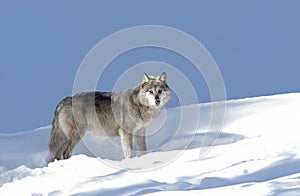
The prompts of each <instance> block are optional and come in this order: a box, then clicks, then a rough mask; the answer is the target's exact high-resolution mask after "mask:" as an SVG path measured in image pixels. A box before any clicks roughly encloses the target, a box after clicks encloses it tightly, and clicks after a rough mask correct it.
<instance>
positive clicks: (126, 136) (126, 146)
mask: <svg viewBox="0 0 300 196" xmlns="http://www.w3.org/2000/svg"><path fill="white" fill-rule="evenodd" d="M119 135H120V137H121V144H122V149H123V155H124V158H125V159H127V158H131V157H133V150H132V134H130V133H129V132H127V131H125V130H123V129H121V128H120V129H119Z"/></svg>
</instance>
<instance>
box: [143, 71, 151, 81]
mask: <svg viewBox="0 0 300 196" xmlns="http://www.w3.org/2000/svg"><path fill="white" fill-rule="evenodd" d="M149 81H150V78H149V76H148V75H147V74H146V73H144V75H143V80H142V83H145V82H149Z"/></svg>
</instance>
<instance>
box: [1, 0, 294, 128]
mask: <svg viewBox="0 0 300 196" xmlns="http://www.w3.org/2000/svg"><path fill="white" fill-rule="evenodd" d="M299 7H300V2H299V1H297V0H288V1H283V0H264V1H261V0H251V1H250V0H249V1H239V0H235V1H234V0H227V1H222V0H219V1H217V0H210V1H208V0H207V1H202V0H201V1H196V0H194V1H193V0H192V1H172V0H165V1H126V2H125V1H96V0H91V1H83V0H82V1H71V0H67V1H58V0H54V1H51V2H42V1H38V0H35V1H33V0H28V1H26V2H25V1H21V0H19V1H16V0H3V1H1V2H0V89H1V101H0V108H1V110H0V119H1V123H0V132H1V133H11V132H18V131H26V130H31V129H33V128H38V127H41V126H45V125H49V124H51V122H52V118H53V113H54V110H55V107H56V105H57V103H58V102H59V101H60V100H61V99H62V98H64V97H66V96H69V95H71V94H72V93H73V84H74V80H75V78H76V73H77V71H78V68H79V66H80V64H81V63H82V61H83V59H84V57H85V56H86V55H87V54H88V52H89V51H90V50H91V49H92V48H93V47H94V46H95V45H96V44H98V43H99V42H100V41H101V40H103V39H105V38H106V37H107V36H110V35H112V34H113V33H115V32H118V31H121V30H123V29H126V28H130V27H135V26H140V25H161V26H168V27H172V28H176V29H179V30H180V31H182V32H185V33H187V34H189V35H190V36H192V37H193V38H195V39H197V40H198V41H199V42H200V43H202V44H203V46H204V47H205V48H206V49H207V50H208V52H209V53H210V54H211V56H212V57H213V58H214V60H215V62H216V63H217V65H218V68H219V70H220V72H221V75H222V77H223V80H224V84H225V87H226V97H227V99H239V98H244V97H255V96H262V95H272V94H280V93H289V92H299V91H300V85H299V84H300V78H299V76H298V75H299V71H300V63H299V62H300V60H299V45H300V38H299V35H300V26H299V18H300V12H299ZM149 61H159V62H164V63H167V64H169V65H172V66H174V67H175V68H176V69H178V70H179V71H180V72H182V73H183V74H184V75H185V76H186V77H187V78H188V79H189V80H190V81H191V83H192V85H193V87H194V88H195V92H196V94H197V96H198V100H199V102H200V103H203V102H209V101H211V95H210V91H209V89H208V87H207V84H206V81H205V79H204V78H203V77H202V76H201V74H199V73H197V70H196V69H195V68H194V67H193V65H192V63H191V62H189V61H187V60H186V59H185V58H184V57H182V56H180V55H178V54H176V53H174V52H172V51H168V50H165V49H161V48H152V47H145V48H137V49H134V50H130V51H127V52H126V53H124V54H122V55H120V56H118V57H117V58H116V59H114V60H113V61H112V62H111V64H110V65H109V66H107V69H105V71H104V73H103V75H102V76H101V79H99V82H98V84H97V90H99V91H110V90H112V88H113V87H114V84H115V83H116V81H117V80H118V78H119V77H120V75H121V74H122V73H123V72H125V71H126V70H127V69H130V67H132V66H134V65H136V64H140V63H143V62H149ZM161 71H164V70H161ZM86 79H87V80H89V78H88V77H87V78H86ZM140 80H141V75H137V76H136V81H137V83H138V82H139V81H140ZM170 86H171V87H172V84H170ZM173 87H175V86H173ZM172 97H173V99H171V101H170V103H168V105H167V107H175V106H178V105H180V103H179V101H178V100H179V99H180V98H178V97H176V95H175V94H174V92H173V96H172Z"/></svg>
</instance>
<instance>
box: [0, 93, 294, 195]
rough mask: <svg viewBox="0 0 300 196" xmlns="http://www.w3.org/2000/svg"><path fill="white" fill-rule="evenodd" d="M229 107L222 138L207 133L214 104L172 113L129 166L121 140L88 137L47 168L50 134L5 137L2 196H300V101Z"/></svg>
mask: <svg viewBox="0 0 300 196" xmlns="http://www.w3.org/2000/svg"><path fill="white" fill-rule="evenodd" d="M225 103H226V115H225V119H224V124H223V126H222V127H223V129H222V131H221V133H220V134H219V133H218V132H212V131H208V127H209V125H210V116H211V109H212V105H213V104H214V103H206V104H199V105H191V106H183V107H179V108H171V109H168V110H165V111H163V113H162V114H161V116H160V117H159V119H157V120H156V121H155V122H154V123H153V124H152V125H151V127H150V128H149V137H148V139H147V145H148V148H149V150H150V152H149V153H148V154H146V155H145V156H142V157H134V158H132V159H126V160H124V159H123V158H122V151H121V147H120V141H119V138H117V137H112V138H105V137H99V136H95V135H93V134H87V135H86V136H85V137H84V139H83V141H82V142H81V143H80V144H79V145H78V146H77V147H76V148H75V150H74V152H73V156H72V157H71V158H70V159H68V160H61V161H55V162H52V163H49V164H48V163H47V156H48V149H47V145H48V140H49V135H50V132H51V126H46V127H42V128H39V129H35V130H32V131H25V132H20V133H16V134H0V195H183V194H184V195H224V194H226V195H288V196H290V195H300V142H299V131H300V120H299V118H300V93H292V94H282V95H273V96H267V97H256V98H247V99H241V100H230V101H226V102H225ZM216 104H218V103H216ZM199 111H200V113H198V112H199ZM198 120H199V124H198V123H195V122H198ZM208 140H209V141H214V142H213V145H209V143H207V142H206V141H208ZM135 149H136V147H135ZM201 152H206V153H205V154H202V153H201Z"/></svg>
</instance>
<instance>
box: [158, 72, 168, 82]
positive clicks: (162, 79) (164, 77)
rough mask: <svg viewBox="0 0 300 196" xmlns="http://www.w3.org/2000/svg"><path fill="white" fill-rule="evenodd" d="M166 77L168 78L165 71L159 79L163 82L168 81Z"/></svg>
mask: <svg viewBox="0 0 300 196" xmlns="http://www.w3.org/2000/svg"><path fill="white" fill-rule="evenodd" d="M166 79H167V74H166V73H165V72H163V73H162V74H161V76H160V77H159V80H160V81H162V82H163V81H166Z"/></svg>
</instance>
